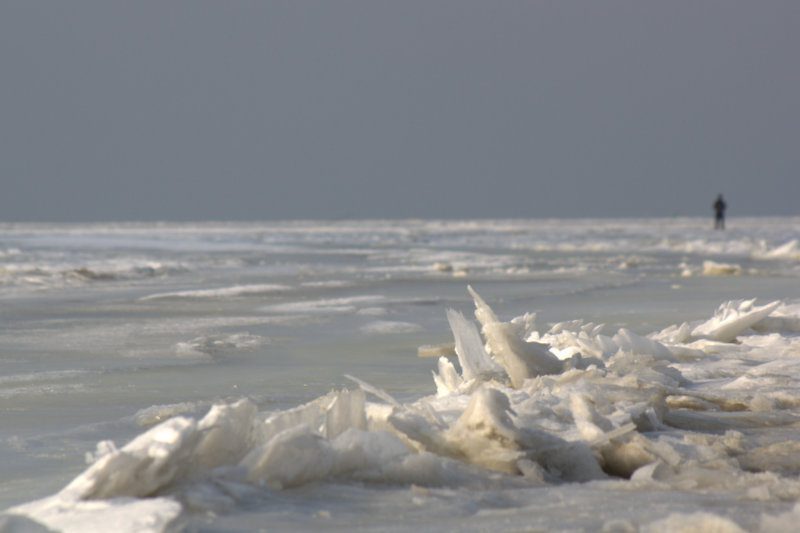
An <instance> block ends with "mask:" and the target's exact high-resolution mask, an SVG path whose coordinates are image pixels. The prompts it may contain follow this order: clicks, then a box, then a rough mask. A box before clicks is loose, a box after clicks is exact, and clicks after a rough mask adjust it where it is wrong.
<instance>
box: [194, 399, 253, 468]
mask: <svg viewBox="0 0 800 533" xmlns="http://www.w3.org/2000/svg"><path fill="white" fill-rule="evenodd" d="M256 413H257V409H256V406H255V404H254V403H253V402H251V401H250V400H247V399H243V400H239V401H238V402H236V403H233V404H217V405H214V406H212V407H211V409H210V410H209V411H208V414H206V416H205V417H203V419H202V420H200V422H199V423H198V425H197V428H198V430H199V431H200V432H201V437H200V441H199V442H198V443H197V447H196V448H195V452H194V462H196V463H197V464H199V465H202V466H203V467H205V468H208V469H211V468H215V467H217V466H220V465H224V464H232V463H237V462H239V460H240V459H241V458H242V457H243V456H244V455H245V453H247V451H248V450H249V449H250V448H251V447H252V446H253V444H254V425H255V422H256Z"/></svg>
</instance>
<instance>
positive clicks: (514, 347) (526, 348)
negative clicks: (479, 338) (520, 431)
mask: <svg viewBox="0 0 800 533" xmlns="http://www.w3.org/2000/svg"><path fill="white" fill-rule="evenodd" d="M468 289H469V292H470V294H471V295H472V297H473V299H474V300H475V317H476V318H477V319H478V321H479V322H480V323H481V325H482V326H483V334H484V336H485V337H486V343H487V345H488V347H489V350H490V351H491V352H492V354H493V355H494V357H495V358H496V359H497V361H498V362H499V363H500V365H501V366H502V367H503V368H504V369H505V371H506V373H507V374H508V377H509V378H510V380H511V384H512V385H513V386H514V387H516V388H519V387H521V386H522V383H523V382H524V381H525V380H526V379H528V378H531V377H536V376H541V375H544V374H557V373H559V372H561V371H562V369H563V364H562V363H561V361H559V359H558V358H557V357H556V356H555V355H553V354H552V353H551V352H550V351H549V346H547V345H546V344H540V343H536V342H525V341H523V340H522V339H521V338H520V337H518V336H517V335H516V334H515V333H516V329H517V328H515V327H514V326H513V325H511V324H509V323H503V322H500V320H499V319H498V318H497V315H495V314H494V311H492V309H491V308H490V307H489V306H488V305H487V304H486V302H485V301H483V299H482V298H481V297H480V295H479V294H478V293H477V292H475V290H474V289H473V288H472V287H468Z"/></svg>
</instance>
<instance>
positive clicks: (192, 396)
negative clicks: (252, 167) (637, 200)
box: [0, 219, 800, 531]
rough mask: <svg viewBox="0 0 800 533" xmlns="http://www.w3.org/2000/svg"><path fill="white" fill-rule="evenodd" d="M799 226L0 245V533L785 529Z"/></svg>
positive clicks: (793, 510)
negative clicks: (39, 532)
mask: <svg viewBox="0 0 800 533" xmlns="http://www.w3.org/2000/svg"><path fill="white" fill-rule="evenodd" d="M798 229H800V221H798V220H796V219H763V220H756V219H754V220H745V221H731V224H730V229H729V230H728V231H726V232H725V233H724V234H723V233H722V232H713V231H711V230H709V229H707V221H693V220H686V219H674V220H662V221H613V220H610V221H461V222H437V221H429V222H428V221H409V222H391V223H388V222H381V221H373V222H368V223H358V222H337V223H325V224H321V223H313V222H303V223H284V224H261V225H259V224H201V225H159V226H157V227H154V226H151V225H145V224H141V225H140V224H129V225H117V226H111V227H100V226H35V225H16V226H4V227H2V228H1V231H0V251H2V252H3V253H2V254H0V299H2V307H0V313H1V314H2V324H3V326H2V329H0V357H1V359H0V399H2V401H3V410H2V415H1V416H2V425H0V479H2V480H3V482H2V483H0V501H2V503H3V508H7V511H6V513H5V514H4V515H2V518H0V529H2V528H6V529H9V530H12V531H13V530H15V529H14V528H17V529H22V530H26V529H25V528H28V529H32V530H35V529H36V527H38V526H37V524H38V525H39V526H41V527H42V528H43V527H46V528H50V529H55V530H63V531H92V530H94V531H104V530H109V528H111V529H113V530H115V531H169V530H176V529H181V528H186V527H188V528H190V529H202V530H209V531H217V530H219V531H229V530H257V529H259V528H264V527H265V528H267V529H276V530H285V529H295V530H311V529H320V528H331V529H344V530H382V531H385V530H389V531H391V530H397V531H402V530H408V529H424V530H454V529H459V530H509V529H510V530H519V529H524V528H534V529H537V528H538V529H545V530H581V529H583V530H602V529H605V530H607V531H636V530H640V531H675V530H704V531H705V530H720V531H741V530H744V531H788V530H792V527H793V525H794V524H796V520H797V517H798V516H800V514H798V511H797V507H796V503H795V502H796V501H797V500H798V499H799V498H800V482H798V478H797V476H798V474H800V460H798V459H797V457H798V453H800V431H798V429H797V427H798V425H799V424H800V412H799V411H798V407H799V406H800V401H798V400H797V398H796V391H797V389H798V386H800V292H798V287H800V285H798V279H800V276H798V274H800V268H798V262H797V261H798V259H797V257H795V256H794V255H793V250H795V249H796V244H795V245H792V242H793V241H794V239H795V237H794V235H796V234H797V231H798ZM776 251H777V252H776ZM158 265H160V266H158ZM709 265H711V266H709ZM714 265H716V266H714ZM719 265H723V266H725V265H727V266H730V265H735V266H736V267H738V268H736V269H733V270H734V271H730V270H731V269H729V268H728V267H727V266H725V267H724V268H723V267H720V266H719ZM157 266H158V267H157ZM720 268H721V269H722V270H726V269H727V271H726V272H719V273H717V272H713V273H712V272H711V270H714V269H717V270H719V269H720ZM687 271H689V272H690V274H691V275H689V276H688V277H687V276H686V272H687ZM418 353H419V354H420V355H426V356H433V357H422V358H421V357H417V354H418ZM431 373H432V374H433V376H431ZM431 377H432V378H433V379H431ZM87 462H88V464H87ZM40 529H41V528H40Z"/></svg>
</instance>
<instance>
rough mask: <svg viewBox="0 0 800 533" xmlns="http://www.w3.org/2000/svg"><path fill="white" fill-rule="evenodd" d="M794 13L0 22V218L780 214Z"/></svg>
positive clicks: (27, 1) (164, 9)
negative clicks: (717, 200)
mask: <svg viewBox="0 0 800 533" xmlns="http://www.w3.org/2000/svg"><path fill="white" fill-rule="evenodd" d="M798 55H800V2H798V1H797V0H785V1H770V0H766V1H753V0H715V1H703V0H669V1H661V0H659V1H646V0H631V1H625V2H622V1H601V0H586V1H568V0H551V1H528V2H523V1H510V0H509V1H504V0H480V1H478V0H453V1H437V0H422V1H416V0H413V1H412V0H394V1H391V2H387V1H379V0H363V1H347V0H319V1H310V0H299V1H298V0H287V1H255V0H253V1H234V0H231V1H224V2H223V1H211V0H192V1H185V2H184V1H174V0H173V1H163V0H156V1H142V0H138V1H128V2H118V1H112V0H101V1H97V2H87V1H83V0H70V1H69V2H65V1H58V0H53V1H49V2H43V1H36V0H5V1H3V2H2V3H0V184H2V190H1V191H0V221H96V220H202V219H216V220H232V219H285V218H363V217H368V218H374V217H392V218H395V217H403V218H405V217H442V218H453V217H458V218H470V217H552V216H569V217H575V216H647V215H653V216H672V215H704V216H705V215H708V216H710V215H711V207H710V205H711V203H712V202H713V200H714V197H715V196H716V194H717V193H718V192H723V193H725V196H726V198H727V199H728V203H729V215H730V216H734V215H787V214H800V101H799V99H800V60H798Z"/></svg>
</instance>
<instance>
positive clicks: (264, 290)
mask: <svg viewBox="0 0 800 533" xmlns="http://www.w3.org/2000/svg"><path fill="white" fill-rule="evenodd" d="M289 290H291V287H289V286H288V285H280V284H277V283H261V284H253V285H234V286H232V287H220V288H218V289H197V290H186V291H173V292H162V293H158V294H150V295H148V296H144V297H142V298H140V300H141V301H148V300H163V299H168V298H174V299H182V298H190V299H201V298H208V299H213V298H236V297H241V296H263V295H266V294H275V293H281V292H286V291H289Z"/></svg>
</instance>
